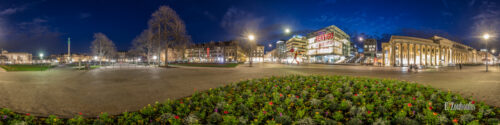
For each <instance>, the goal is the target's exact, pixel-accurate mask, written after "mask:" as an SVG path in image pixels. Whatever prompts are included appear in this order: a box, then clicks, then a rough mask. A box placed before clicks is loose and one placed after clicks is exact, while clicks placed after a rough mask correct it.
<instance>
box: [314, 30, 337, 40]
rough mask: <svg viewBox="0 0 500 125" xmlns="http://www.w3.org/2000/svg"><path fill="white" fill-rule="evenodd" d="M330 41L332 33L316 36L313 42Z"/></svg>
mask: <svg viewBox="0 0 500 125" xmlns="http://www.w3.org/2000/svg"><path fill="white" fill-rule="evenodd" d="M331 39H333V32H331V33H326V34H322V35H319V36H316V39H315V40H314V42H318V41H325V40H331Z"/></svg>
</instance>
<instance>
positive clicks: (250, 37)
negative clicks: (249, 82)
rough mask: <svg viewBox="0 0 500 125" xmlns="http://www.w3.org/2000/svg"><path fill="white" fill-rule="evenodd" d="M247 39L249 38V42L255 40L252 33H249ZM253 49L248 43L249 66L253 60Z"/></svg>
mask: <svg viewBox="0 0 500 125" xmlns="http://www.w3.org/2000/svg"><path fill="white" fill-rule="evenodd" d="M248 40H250V41H249V42H252V41H254V40H255V36H254V35H253V34H250V35H248ZM252 57H253V49H252V45H250V67H252V62H253V60H252V59H253V58H252Z"/></svg>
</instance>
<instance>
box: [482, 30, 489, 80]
mask: <svg viewBox="0 0 500 125" xmlns="http://www.w3.org/2000/svg"><path fill="white" fill-rule="evenodd" d="M489 38H490V35H489V34H484V35H483V39H484V41H485V42H486V53H485V54H486V59H485V60H486V72H488V53H489V52H488V39H489Z"/></svg>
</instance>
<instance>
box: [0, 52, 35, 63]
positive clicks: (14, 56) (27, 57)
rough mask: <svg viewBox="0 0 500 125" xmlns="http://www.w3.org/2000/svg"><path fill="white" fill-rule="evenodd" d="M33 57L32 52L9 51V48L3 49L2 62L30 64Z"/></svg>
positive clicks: (0, 58)
mask: <svg viewBox="0 0 500 125" xmlns="http://www.w3.org/2000/svg"><path fill="white" fill-rule="evenodd" d="M32 58H33V56H32V55H31V54H30V53H9V52H8V51H7V50H2V52H1V53H0V64H28V63H32Z"/></svg>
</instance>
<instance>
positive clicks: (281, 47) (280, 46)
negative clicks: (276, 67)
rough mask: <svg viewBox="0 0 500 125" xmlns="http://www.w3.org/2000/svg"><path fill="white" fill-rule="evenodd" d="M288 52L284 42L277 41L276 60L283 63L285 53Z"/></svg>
mask: <svg viewBox="0 0 500 125" xmlns="http://www.w3.org/2000/svg"><path fill="white" fill-rule="evenodd" d="M288 51H289V50H287V48H286V41H285V40H278V41H277V42H276V55H275V56H276V58H278V59H277V61H278V62H280V63H284V62H285V61H286V53H287V52H288Z"/></svg>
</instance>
